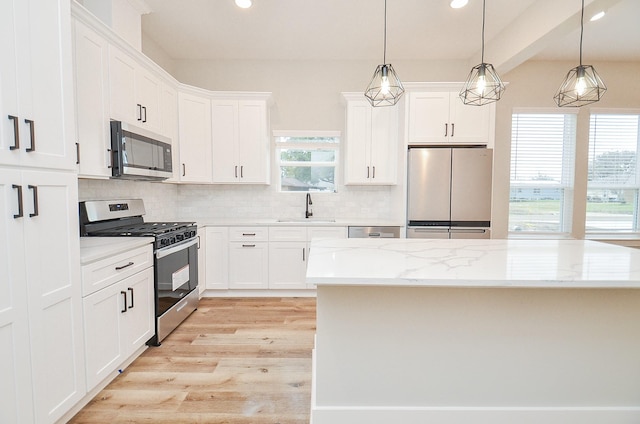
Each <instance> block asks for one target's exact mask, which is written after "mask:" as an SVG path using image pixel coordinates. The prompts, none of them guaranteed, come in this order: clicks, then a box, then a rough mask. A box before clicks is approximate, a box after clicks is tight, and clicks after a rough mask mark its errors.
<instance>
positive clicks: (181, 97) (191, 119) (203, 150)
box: [178, 93, 212, 183]
mask: <svg viewBox="0 0 640 424" xmlns="http://www.w3.org/2000/svg"><path fill="white" fill-rule="evenodd" d="M178 103H179V106H178V110H179V122H180V123H179V126H178V127H179V131H180V167H179V169H178V172H179V174H180V181H182V182H192V183H210V182H211V177H212V163H211V101H210V100H209V99H208V98H206V97H201V96H196V95H193V94H189V93H179V94H178Z"/></svg>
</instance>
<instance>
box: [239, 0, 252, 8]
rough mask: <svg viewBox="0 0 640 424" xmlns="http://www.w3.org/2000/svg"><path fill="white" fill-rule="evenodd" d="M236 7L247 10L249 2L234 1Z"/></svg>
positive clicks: (242, 0)
mask: <svg viewBox="0 0 640 424" xmlns="http://www.w3.org/2000/svg"><path fill="white" fill-rule="evenodd" d="M236 6H238V7H241V8H242V9H248V8H250V7H251V0H236Z"/></svg>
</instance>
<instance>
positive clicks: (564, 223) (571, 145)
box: [509, 112, 576, 233]
mask: <svg viewBox="0 0 640 424" xmlns="http://www.w3.org/2000/svg"><path fill="white" fill-rule="evenodd" d="M575 140H576V113H552V112H548V113H538V112H536V113H514V114H513V115H512V121H511V176H510V193H509V194H510V198H509V231H510V232H531V233H569V232H570V231H571V210H572V206H573V180H574V177H573V176H574V163H575Z"/></svg>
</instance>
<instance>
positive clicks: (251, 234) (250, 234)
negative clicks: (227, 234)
mask: <svg viewBox="0 0 640 424" xmlns="http://www.w3.org/2000/svg"><path fill="white" fill-rule="evenodd" d="M242 235H243V236H255V235H256V233H242Z"/></svg>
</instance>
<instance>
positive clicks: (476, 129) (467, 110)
mask: <svg viewBox="0 0 640 424" xmlns="http://www.w3.org/2000/svg"><path fill="white" fill-rule="evenodd" d="M495 107H496V105H495V103H491V104H488V105H484V106H469V105H465V104H464V103H462V101H461V100H460V99H459V98H458V96H457V93H452V98H451V122H452V124H453V125H454V127H452V129H451V141H452V142H454V143H459V144H487V145H488V147H491V146H492V145H493V124H492V122H493V121H494V120H495V118H494V116H495Z"/></svg>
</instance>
